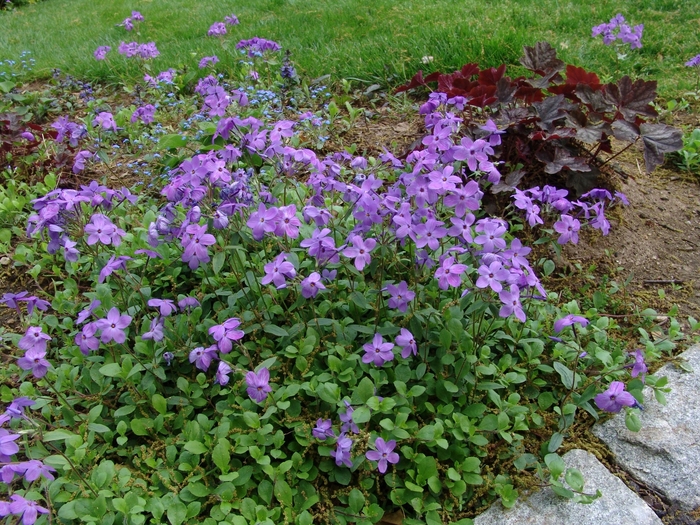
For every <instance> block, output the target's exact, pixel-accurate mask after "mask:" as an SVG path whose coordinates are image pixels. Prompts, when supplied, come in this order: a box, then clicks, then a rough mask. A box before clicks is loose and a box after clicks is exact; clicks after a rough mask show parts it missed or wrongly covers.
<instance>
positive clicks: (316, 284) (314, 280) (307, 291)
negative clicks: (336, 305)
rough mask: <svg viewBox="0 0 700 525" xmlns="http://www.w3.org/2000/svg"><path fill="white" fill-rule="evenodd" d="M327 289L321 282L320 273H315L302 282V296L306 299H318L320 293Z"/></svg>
mask: <svg viewBox="0 0 700 525" xmlns="http://www.w3.org/2000/svg"><path fill="white" fill-rule="evenodd" d="M325 289H326V287H325V286H324V285H323V283H322V282H321V275H320V274H319V273H318V272H313V273H312V274H311V275H309V276H308V277H307V278H306V279H304V280H303V281H301V295H302V297H304V298H305V299H310V298H312V297H316V295H317V294H318V292H319V291H321V290H325Z"/></svg>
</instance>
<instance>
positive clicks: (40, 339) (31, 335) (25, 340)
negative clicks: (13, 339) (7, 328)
mask: <svg viewBox="0 0 700 525" xmlns="http://www.w3.org/2000/svg"><path fill="white" fill-rule="evenodd" d="M47 341H51V337H50V336H49V335H48V334H45V333H43V332H42V328H41V326H30V327H29V328H27V331H26V332H25V333H24V337H22V339H20V340H19V343H18V344H17V346H19V347H20V348H21V349H22V350H38V351H40V352H46V342H47Z"/></svg>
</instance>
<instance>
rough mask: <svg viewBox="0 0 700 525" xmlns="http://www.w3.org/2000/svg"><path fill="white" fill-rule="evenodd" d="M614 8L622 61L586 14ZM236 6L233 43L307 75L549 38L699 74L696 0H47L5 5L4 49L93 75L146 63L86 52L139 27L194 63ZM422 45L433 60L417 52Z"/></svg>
mask: <svg viewBox="0 0 700 525" xmlns="http://www.w3.org/2000/svg"><path fill="white" fill-rule="evenodd" d="M132 9H138V10H140V11H141V12H142V13H143V15H144V16H145V18H146V20H145V22H142V23H141V26H140V34H139V35H137V34H136V32H135V31H134V32H131V33H128V32H126V31H125V30H124V29H123V28H121V27H116V24H118V23H120V22H121V21H122V20H123V19H124V18H125V17H126V16H128V15H129V14H130V12H131V10H132ZM618 12H620V13H622V14H623V15H624V16H625V17H626V18H627V20H628V22H629V23H630V24H631V25H632V24H640V23H643V24H645V31H644V37H643V39H642V43H643V45H644V47H643V48H642V49H641V50H632V51H631V52H629V53H628V56H627V58H626V59H625V60H623V61H619V62H618V60H617V59H616V53H615V50H614V49H613V48H612V47H606V46H604V45H603V43H602V40H601V38H600V37H599V38H597V39H593V38H592V37H591V27H592V26H593V25H596V24H599V23H602V22H607V21H608V20H609V19H610V18H611V17H612V16H613V15H615V14H616V13H618ZM232 13H233V14H236V15H237V16H238V17H239V19H240V21H241V24H240V25H239V26H237V27H235V28H233V29H232V30H231V29H230V30H229V35H228V36H227V38H226V42H227V43H228V47H230V48H233V46H234V45H235V43H236V42H238V40H239V39H242V38H251V37H253V36H260V37H264V38H269V39H273V40H276V41H278V42H280V43H281V44H282V46H283V47H284V48H288V49H290V50H291V52H292V56H293V59H294V61H295V62H296V63H297V64H298V66H299V69H300V71H301V72H303V73H304V74H306V75H308V76H311V77H317V76H321V75H324V74H331V75H332V77H333V78H334V79H335V80H337V79H340V78H358V79H362V80H366V81H367V82H376V81H380V82H382V83H389V84H397V83H398V82H400V81H403V80H405V79H407V78H410V77H411V76H412V75H413V74H414V73H415V72H416V70H418V69H423V70H435V69H441V70H450V69H454V68H457V67H459V66H461V65H462V64H464V63H466V62H470V61H473V62H478V63H480V64H482V65H498V64H500V63H502V62H505V63H507V64H513V65H516V64H517V59H518V57H519V56H520V55H521V49H522V46H523V45H533V44H534V43H535V42H537V41H538V40H548V41H550V42H551V43H552V44H553V45H554V47H555V48H557V49H558V51H559V54H560V57H561V58H562V59H564V60H565V61H567V62H571V63H574V64H576V65H579V66H582V67H585V68H588V69H591V70H594V71H597V72H599V73H601V74H602V75H603V76H611V77H613V76H614V77H618V76H621V75H622V74H630V75H631V76H634V77H644V78H649V79H657V80H659V84H660V92H661V93H662V94H663V95H666V96H675V95H678V94H681V93H683V92H684V91H687V90H689V89H692V88H695V86H696V84H697V82H696V80H697V75H698V71H697V70H694V69H693V70H691V69H689V68H686V67H685V66H684V63H685V62H686V61H687V60H688V59H690V58H691V57H692V56H694V55H696V54H698V53H700V31H699V30H700V11H698V9H697V3H696V2H695V1H690V0H627V1H616V2H612V1H607V0H601V1H595V2H578V1H577V2H566V1H564V0H500V1H499V2H488V3H487V2H477V1H476V0H464V1H461V2H456V1H454V0H434V1H432V2H424V1H418V0H404V1H401V2H397V1H395V0H394V1H392V0H373V1H363V0H333V1H330V0H304V1H303V2H302V1H300V0H256V1H255V2H245V3H237V2H227V1H221V0H216V1H215V0H196V1H192V0H147V1H141V2H135V1H127V0H109V1H100V2H95V1H93V0H47V1H45V2H40V3H38V4H34V5H30V6H26V7H23V8H21V9H18V10H16V11H10V12H2V13H0V59H8V58H9V59H16V58H17V57H18V56H19V54H20V53H21V52H22V51H24V50H29V51H31V53H32V55H33V57H34V58H35V59H36V61H37V64H36V68H35V70H34V74H35V75H36V76H48V75H50V73H51V69H52V68H55V67H58V68H60V69H62V70H64V71H66V72H68V73H71V74H74V75H77V76H79V77H84V78H90V79H104V80H118V79H123V78H124V77H125V76H126V77H132V78H133V77H136V76H137V75H138V76H140V75H141V72H140V71H139V69H138V68H137V66H136V64H135V62H134V61H133V60H132V61H127V60H126V59H124V58H123V57H121V56H119V55H117V54H116V52H115V51H113V52H112V54H111V55H110V59H109V60H108V61H106V62H97V61H96V60H95V59H94V58H93V56H92V53H93V51H94V50H95V49H96V48H97V46H100V45H111V46H112V47H113V48H116V46H117V45H118V44H119V42H120V41H121V40H125V41H127V42H128V41H131V40H134V39H135V40H138V41H139V42H146V41H151V40H153V41H155V42H156V44H157V46H158V48H159V50H160V51H161V56H160V57H158V58H157V59H156V60H154V61H153V64H152V67H153V69H154V70H155V71H160V70H162V69H166V68H168V67H175V66H182V65H187V66H188V67H196V64H197V62H198V60H199V59H200V58H201V57H202V56H205V55H211V54H217V55H218V56H219V58H221V59H222V60H223V59H224V57H225V56H227V52H226V51H225V50H224V49H222V42H220V41H219V40H218V39H216V38H213V37H207V36H206V32H207V29H208V28H209V26H210V25H211V24H212V23H213V22H215V21H219V20H223V17H224V16H225V15H228V14H232ZM424 56H432V57H434V60H433V62H432V63H431V64H429V65H427V66H426V65H424V64H422V63H421V59H422V57H424ZM229 60H233V59H232V58H229ZM511 73H513V72H511Z"/></svg>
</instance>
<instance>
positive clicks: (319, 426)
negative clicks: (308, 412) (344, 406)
mask: <svg viewBox="0 0 700 525" xmlns="http://www.w3.org/2000/svg"><path fill="white" fill-rule="evenodd" d="M311 433H312V434H313V436H314V437H315V438H316V439H320V440H321V441H325V440H326V439H327V438H334V437H335V432H333V423H332V422H331V420H330V419H320V418H319V419H318V421H316V426H315V427H314V428H313V430H312V431H311Z"/></svg>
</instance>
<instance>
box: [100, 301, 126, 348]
mask: <svg viewBox="0 0 700 525" xmlns="http://www.w3.org/2000/svg"><path fill="white" fill-rule="evenodd" d="M130 323H131V316H129V315H126V314H125V315H122V314H121V313H120V312H119V310H118V309H117V308H116V307H112V308H111V309H110V310H109V312H107V317H105V318H103V319H99V320H98V321H96V324H97V328H98V329H99V330H102V335H101V337H100V340H101V341H102V342H103V343H105V344H106V343H109V342H111V341H115V342H117V343H123V342H124V341H126V333H125V332H124V329H125V328H126V327H127V326H129V324H130Z"/></svg>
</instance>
